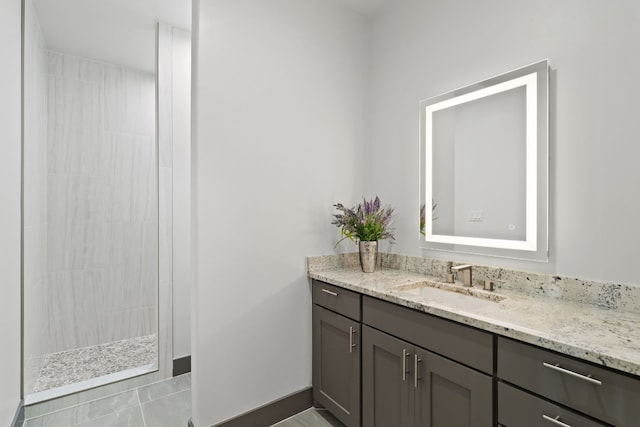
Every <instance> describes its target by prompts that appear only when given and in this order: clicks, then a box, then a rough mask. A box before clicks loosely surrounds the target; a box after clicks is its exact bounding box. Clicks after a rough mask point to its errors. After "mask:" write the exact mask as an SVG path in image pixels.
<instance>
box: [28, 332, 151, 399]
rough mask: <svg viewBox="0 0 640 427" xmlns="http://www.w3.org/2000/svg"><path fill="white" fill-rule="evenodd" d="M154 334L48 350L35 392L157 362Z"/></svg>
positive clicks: (36, 382)
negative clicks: (81, 346) (79, 346)
mask: <svg viewBox="0 0 640 427" xmlns="http://www.w3.org/2000/svg"><path fill="white" fill-rule="evenodd" d="M157 344H158V343H157V339H156V336H155V335H147V336H143V337H135V338H130V339H126V340H120V341H115V342H111V343H107V344H100V345H94V346H91V347H84V348H78V349H74V350H69V351H62V352H59V353H52V354H48V355H46V356H45V358H44V362H43V364H42V368H41V369H40V372H39V374H38V376H37V379H36V381H35V385H34V386H33V390H32V392H33V393H37V392H41V391H45V390H50V389H52V388H56V387H61V386H64V385H67V384H75V383H78V382H81V381H86V380H90V379H92V378H98V377H102V376H105V375H109V374H113V373H115V372H120V371H125V370H127V369H131V368H137V367H140V366H145V365H150V364H152V363H155V362H156V357H157V354H158V350H157V347H158V345H157Z"/></svg>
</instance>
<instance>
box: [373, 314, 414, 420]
mask: <svg viewBox="0 0 640 427" xmlns="http://www.w3.org/2000/svg"><path fill="white" fill-rule="evenodd" d="M362 349H363V352H362V425H363V426H370V427H393V426H403V427H405V426H406V427H411V426H413V424H414V399H413V397H414V396H413V393H414V392H413V380H412V378H413V375H412V372H411V360H412V359H411V358H412V357H413V356H414V348H413V346H412V345H411V344H409V343H407V342H406V341H402V340H399V339H397V338H394V337H392V336H391V335H388V334H385V333H384V332H380V331H377V330H375V329H373V328H370V327H368V326H366V325H364V326H363V327H362Z"/></svg>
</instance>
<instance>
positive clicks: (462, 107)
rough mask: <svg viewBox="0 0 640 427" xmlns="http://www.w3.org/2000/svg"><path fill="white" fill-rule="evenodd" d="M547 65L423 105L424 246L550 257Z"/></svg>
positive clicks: (433, 99)
mask: <svg viewBox="0 0 640 427" xmlns="http://www.w3.org/2000/svg"><path fill="white" fill-rule="evenodd" d="M547 69H548V65H547V61H541V62H539V63H536V64H533V65H530V66H527V67H523V68H521V69H518V70H515V71H512V72H509V73H506V74H503V75H500V76H497V77H494V78H492V79H488V80H485V81H483V82H479V83H476V84H474V85H470V86H466V87H464V88H461V89H457V90H455V91H452V92H449V93H445V94H443V95H440V96H437V97H433V98H429V99H427V100H424V101H422V102H421V104H420V106H421V135H422V136H421V152H422V156H421V188H422V191H421V203H422V205H423V206H432V212H431V217H430V218H424V219H422V220H421V234H422V236H421V246H422V247H424V248H428V249H439V250H450V251H459V252H467V253H469V252H471V253H480V254H487V255H496V256H509V257H517V258H521V257H524V258H531V259H537V260H546V258H547V235H546V223H547V174H548V173H547V145H548V141H547V121H548V119H547V115H548V112H547V91H548V85H547ZM428 201H430V203H428ZM421 215H422V216H423V217H424V216H425V215H424V210H423V212H422V213H421Z"/></svg>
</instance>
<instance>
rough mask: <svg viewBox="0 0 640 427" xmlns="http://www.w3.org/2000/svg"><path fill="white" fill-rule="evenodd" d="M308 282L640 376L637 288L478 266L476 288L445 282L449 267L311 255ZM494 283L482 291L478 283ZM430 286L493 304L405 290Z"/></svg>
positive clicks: (402, 259) (395, 258) (404, 259)
mask: <svg viewBox="0 0 640 427" xmlns="http://www.w3.org/2000/svg"><path fill="white" fill-rule="evenodd" d="M307 266H308V277H310V278H312V279H318V280H321V281H324V282H327V283H330V284H333V285H336V286H340V287H343V288H346V289H350V290H353V291H356V292H359V293H361V294H364V295H370V296H373V297H376V298H379V299H382V300H386V301H389V302H393V303H396V304H399V305H403V306H406V307H409V308H412V309H415V310H419V311H422V312H425V313H429V314H433V315H436V316H439V317H442V318H446V319H450V320H453V321H456V322H459V323H463V324H466V325H470V326H473V327H476V328H479V329H482V330H485V331H488V332H493V333H495V334H498V335H502V336H505V337H509V338H514V339H517V340H520V341H523V342H526V343H530V344H534V345H537V346H540V347H543V348H546V349H550V350H555V351H558V352H560V353H564V354H567V355H570V356H574V357H577V358H580V359H583V360H588V361H590V362H593V363H596V364H599V365H603V366H607V367H610V368H613V369H617V370H619V371H622V372H627V373H630V374H634V375H638V376H640V287H637V286H631V285H620V284H611V283H602V282H589V281H582V280H578V279H573V278H563V277H558V276H546V275H540V274H532V273H527V272H519V271H514V270H505V269H498V268H492V267H486V266H475V265H474V270H473V274H474V286H473V287H471V288H464V287H463V286H462V285H461V284H459V283H458V284H455V285H454V287H451V285H448V284H445V283H442V280H443V278H444V277H445V276H444V273H445V271H446V262H444V261H438V260H430V259H425V258H418V257H408V256H403V255H396V254H380V265H379V267H378V269H377V270H376V272H374V273H363V272H362V271H361V269H360V266H359V263H358V257H357V254H342V255H330V256H321V257H310V258H308V259H307ZM485 279H488V280H492V281H494V283H495V285H496V290H495V291H493V292H488V291H484V290H482V289H481V287H480V286H479V284H480V282H482V281H483V280H485ZM425 281H429V282H430V286H434V287H440V288H451V289H448V290H453V291H456V292H461V293H467V294H472V295H474V296H476V297H479V299H481V300H483V301H493V302H491V303H488V304H473V303H472V304H469V305H465V303H464V301H463V302H461V303H458V302H456V303H453V304H452V303H450V302H449V301H448V299H443V300H442V301H440V300H438V298H437V297H435V298H427V297H425V296H424V295H422V294H420V293H419V292H416V293H414V294H412V293H411V292H404V291H402V289H403V288H405V287H406V288H409V289H410V288H411V287H412V286H413V285H415V284H417V283H420V282H425Z"/></svg>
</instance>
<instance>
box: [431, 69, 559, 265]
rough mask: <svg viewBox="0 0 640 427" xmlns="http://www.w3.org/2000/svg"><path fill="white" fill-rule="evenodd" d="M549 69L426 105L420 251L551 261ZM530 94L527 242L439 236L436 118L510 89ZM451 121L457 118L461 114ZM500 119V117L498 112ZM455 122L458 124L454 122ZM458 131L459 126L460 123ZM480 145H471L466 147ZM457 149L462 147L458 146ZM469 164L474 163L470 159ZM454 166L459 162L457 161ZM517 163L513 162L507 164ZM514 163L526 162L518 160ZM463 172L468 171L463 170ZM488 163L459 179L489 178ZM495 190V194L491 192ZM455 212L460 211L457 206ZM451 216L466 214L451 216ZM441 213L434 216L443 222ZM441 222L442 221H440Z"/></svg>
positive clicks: (504, 77) (499, 79) (508, 76)
mask: <svg viewBox="0 0 640 427" xmlns="http://www.w3.org/2000/svg"><path fill="white" fill-rule="evenodd" d="M548 70H549V65H548V61H547V60H543V61H539V62H536V63H534V64H531V65H528V66H525V67H522V68H519V69H517V70H514V71H510V72H508V73H504V74H501V75H498V76H496V77H493V78H490V79H487V80H484V81H481V82H478V83H475V84H472V85H468V86H465V87H462V88H460V89H456V90H454V91H451V92H447V93H445V94H442V95H438V96H435V97H432V98H428V99H425V100H422V101H421V102H420V188H421V191H420V204H421V206H422V205H425V206H426V221H425V222H424V230H423V232H422V233H421V236H420V247H421V248H423V249H435V250H444V251H454V252H463V253H474V254H481V255H491V256H500V257H509V258H523V259H531V260H535V261H547V260H548V145H549V134H548V123H549V107H548V99H549V95H548V93H549V72H548ZM519 88H521V89H520V90H523V91H524V94H525V96H524V101H523V102H524V105H523V111H524V115H525V117H524V118H522V122H523V123H524V124H525V128H524V129H523V130H522V134H523V135H524V138H523V141H520V140H517V141H514V142H515V143H524V144H525V147H524V150H523V151H524V152H525V153H526V160H525V162H524V164H525V170H524V171H522V172H523V173H524V182H525V185H524V187H525V188H524V189H523V191H524V192H525V197H524V200H525V206H524V207H522V206H520V208H522V209H521V210H522V211H523V212H524V215H525V218H526V219H525V227H524V238H523V239H505V238H501V237H499V236H488V237H487V236H483V237H474V236H470V235H457V234H455V232H452V234H438V231H437V230H434V222H433V220H432V215H430V213H429V212H430V209H429V208H430V207H431V206H432V203H436V205H437V203H438V201H437V200H434V198H433V193H434V191H433V190H434V187H435V186H436V184H437V183H436V182H434V180H435V179H436V178H435V177H434V173H433V171H434V155H433V153H434V147H436V146H437V144H438V143H439V142H440V144H443V143H444V142H442V141H439V140H438V139H437V138H435V135H437V134H438V132H437V129H436V128H435V127H434V126H435V125H436V123H435V122H434V115H435V114H437V113H438V112H442V111H444V110H446V109H455V108H456V107H463V106H464V105H465V104H467V105H469V104H470V103H472V102H474V101H480V100H483V99H487V98H489V97H492V96H496V99H498V98H497V96H500V95H501V94H504V93H506V92H508V91H510V90H513V89H519ZM453 113H454V114H452V115H451V117H455V112H453ZM496 114H498V112H496ZM454 120H455V119H454ZM454 126H455V122H454ZM480 140H481V138H478V141H475V140H473V139H472V140H471V141H469V140H467V141H465V143H466V144H473V143H476V142H478V143H479V141H480ZM454 143H455V144H457V143H458V142H454ZM467 160H469V159H467ZM451 161H452V164H453V163H454V162H455V158H452V159H451ZM507 161H511V159H507ZM513 161H514V162H515V161H522V160H521V159H520V160H518V159H513ZM460 169H462V168H460ZM485 172H486V171H485V170H483V165H482V164H477V167H474V168H473V170H463V172H462V173H459V172H458V171H456V175H455V179H463V180H471V179H474V174H480V173H485ZM487 190H488V191H491V189H487ZM454 211H455V207H454ZM449 214H450V215H454V214H456V215H457V214H460V212H458V213H455V212H451V213H449ZM437 215H438V211H437V208H436V211H435V212H434V215H433V217H437ZM436 220H437V219H436Z"/></svg>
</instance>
